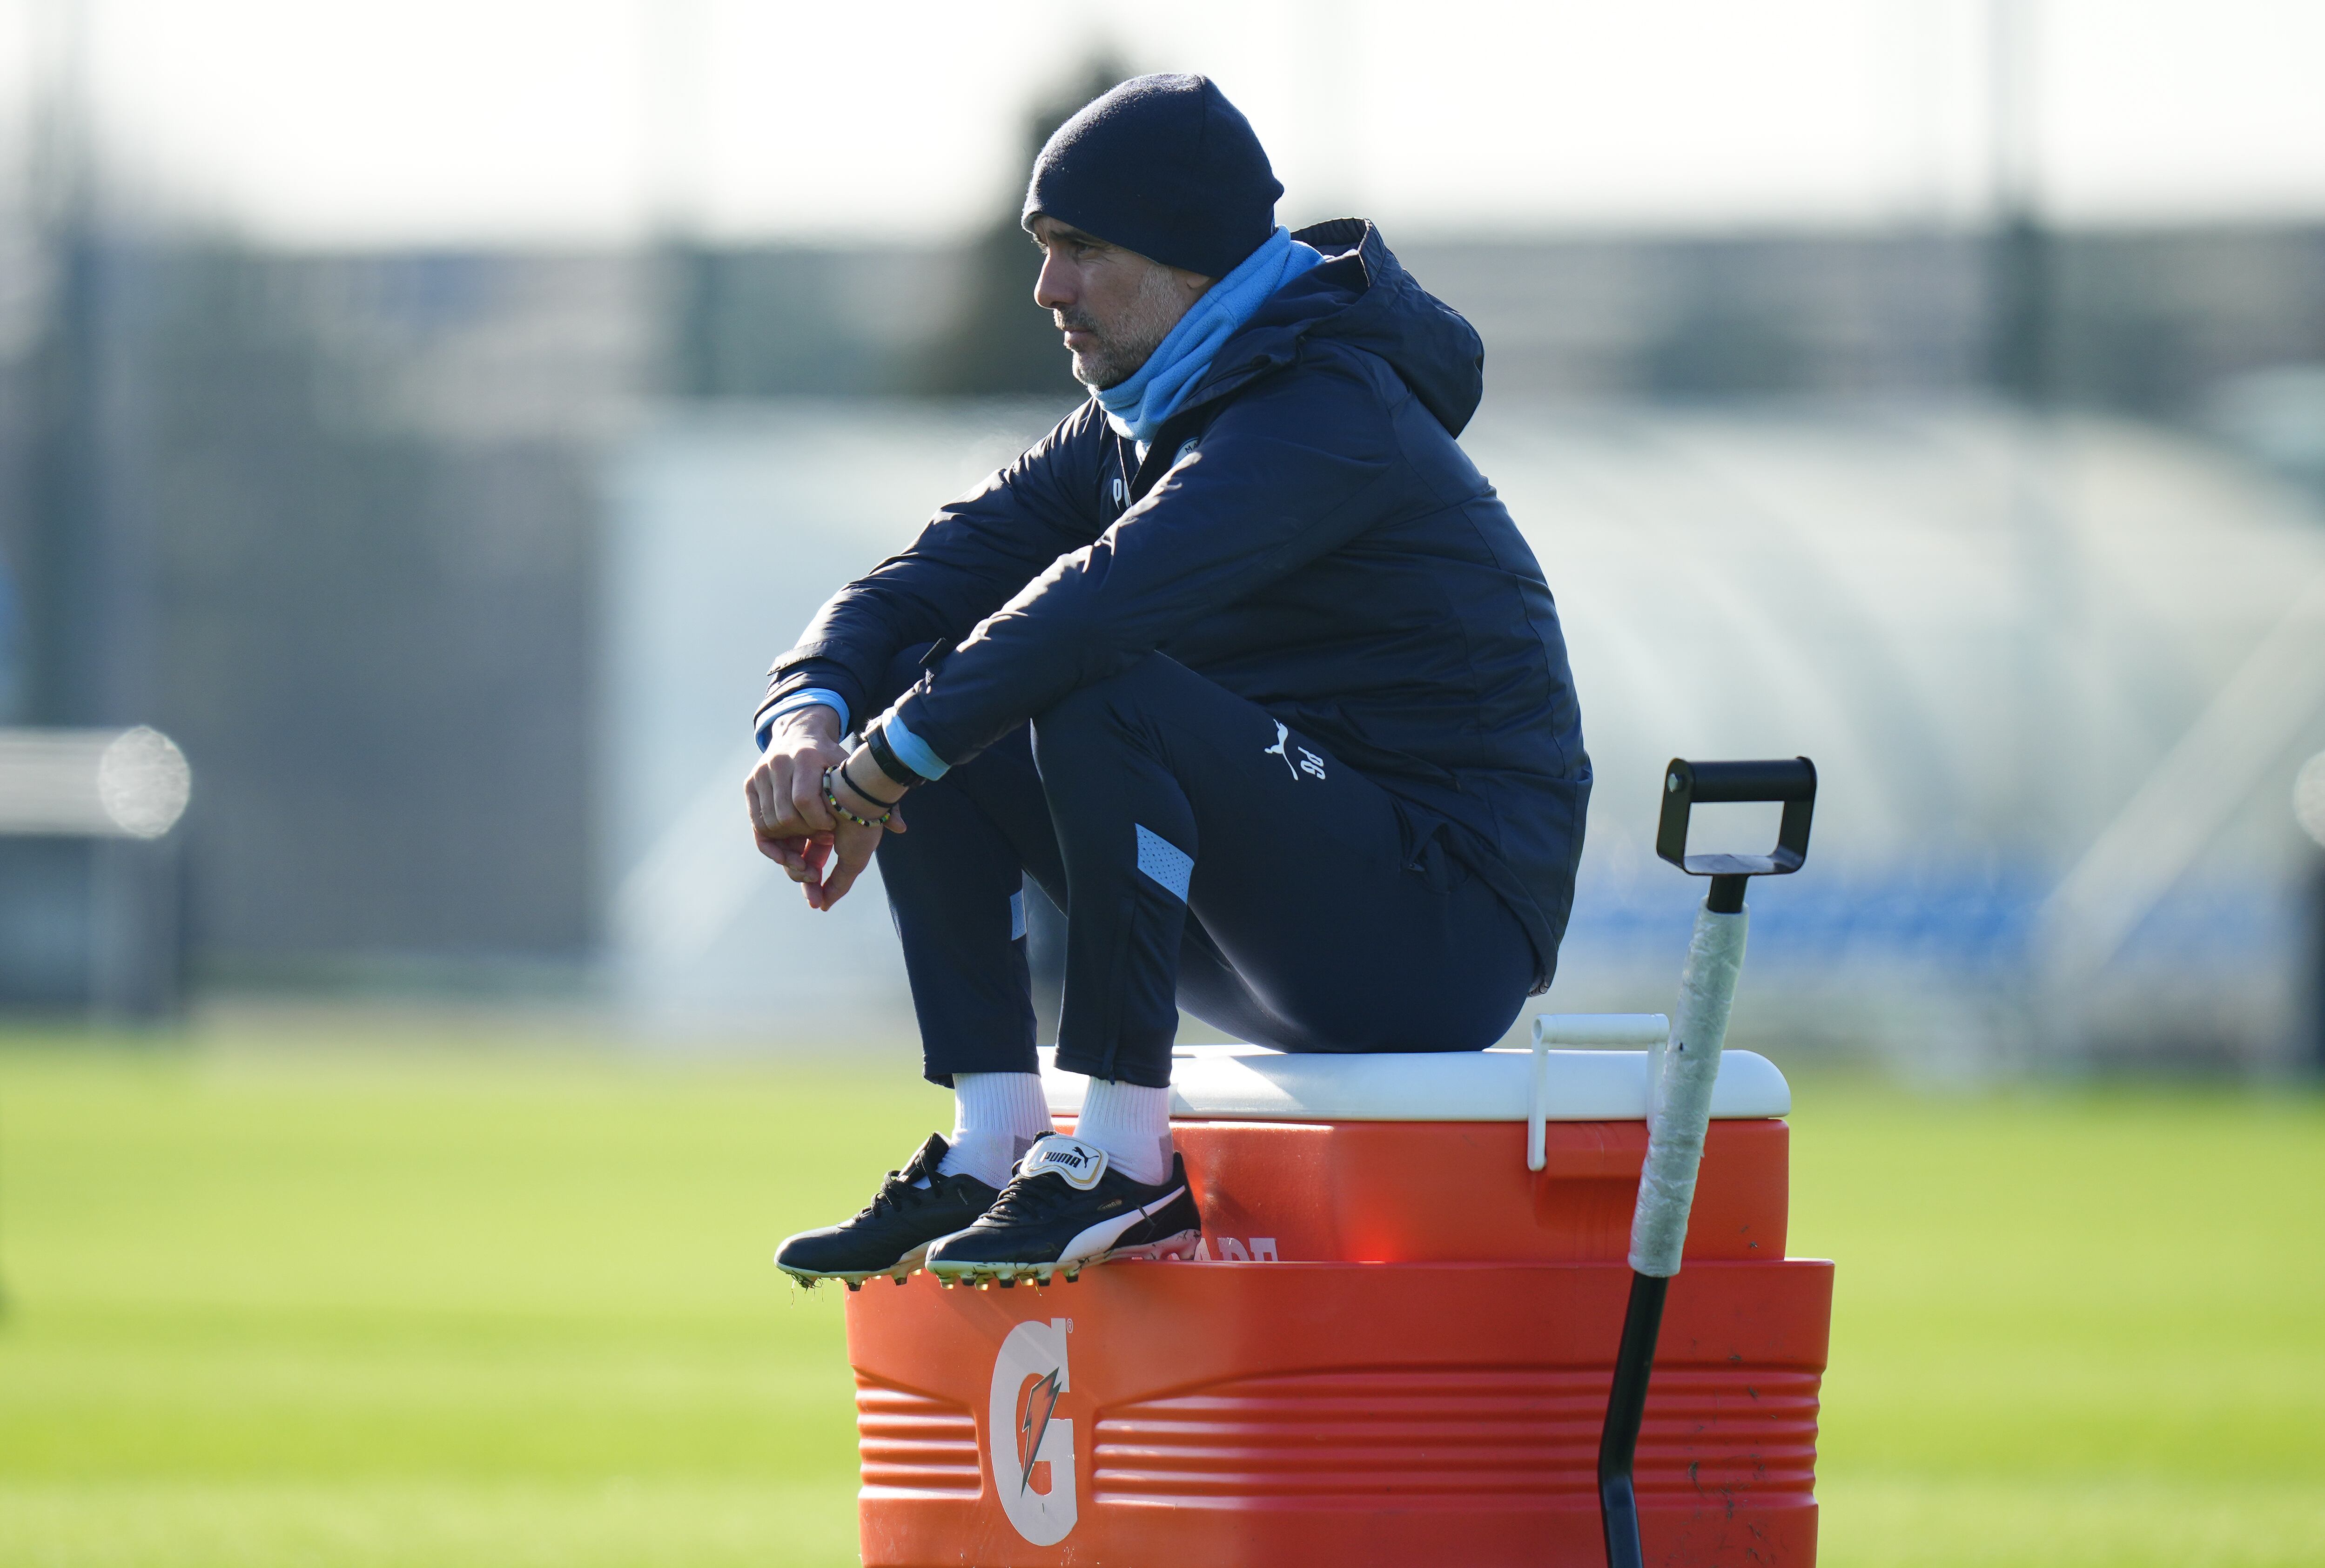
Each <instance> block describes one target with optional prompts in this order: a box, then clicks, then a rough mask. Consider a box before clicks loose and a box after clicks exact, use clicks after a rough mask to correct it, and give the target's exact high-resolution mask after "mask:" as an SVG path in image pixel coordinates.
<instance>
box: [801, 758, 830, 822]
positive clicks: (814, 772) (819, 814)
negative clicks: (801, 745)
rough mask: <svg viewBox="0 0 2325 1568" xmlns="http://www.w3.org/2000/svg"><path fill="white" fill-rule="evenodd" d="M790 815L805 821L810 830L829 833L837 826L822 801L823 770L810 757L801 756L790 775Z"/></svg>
mask: <svg viewBox="0 0 2325 1568" xmlns="http://www.w3.org/2000/svg"><path fill="white" fill-rule="evenodd" d="M791 786H792V798H791V808H792V816H793V817H794V818H796V819H797V820H798V821H801V822H803V823H805V824H806V825H807V827H808V830H810V831H811V832H817V833H829V832H830V831H832V830H834V829H836V828H837V827H838V825H839V824H838V822H837V821H833V819H832V815H831V812H830V811H829V809H827V808H826V807H825V805H824V803H823V771H822V769H820V768H819V767H817V766H816V765H815V764H814V761H813V760H812V759H811V758H803V759H801V764H800V765H799V766H798V768H796V769H795V770H794V771H793V772H792V777H791Z"/></svg>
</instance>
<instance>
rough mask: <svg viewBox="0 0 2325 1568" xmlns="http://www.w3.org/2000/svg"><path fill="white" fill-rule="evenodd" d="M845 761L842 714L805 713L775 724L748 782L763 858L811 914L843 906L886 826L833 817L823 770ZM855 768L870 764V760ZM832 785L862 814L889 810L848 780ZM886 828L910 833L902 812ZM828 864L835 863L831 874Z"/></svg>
mask: <svg viewBox="0 0 2325 1568" xmlns="http://www.w3.org/2000/svg"><path fill="white" fill-rule="evenodd" d="M847 760H848V750H847V748H846V747H844V746H843V745H841V743H840V737H839V715H838V714H837V713H834V712H833V711H832V710H830V709H829V708H822V707H816V708H802V709H799V710H796V711H793V712H791V713H786V714H784V715H783V717H782V718H781V719H777V720H776V721H775V727H774V729H773V733H771V734H770V735H769V736H768V738H767V749H766V750H765V751H764V752H763V753H761V754H760V756H759V760H758V762H757V763H756V764H755V765H753V767H752V769H751V772H750V775H749V776H748V777H746V779H745V780H744V781H743V793H744V795H745V797H746V800H747V801H748V803H749V805H750V814H751V828H752V831H753V833H754V834H755V836H756V838H757V840H758V845H759V853H761V854H762V855H764V856H765V857H766V858H768V859H770V860H773V861H774V862H775V863H776V864H777V865H779V866H781V867H782V868H783V874H784V875H785V876H787V877H790V878H791V879H792V881H794V882H796V883H799V884H800V886H801V892H803V893H804V894H805V895H807V902H808V907H809V908H811V909H829V908H830V907H831V906H832V905H835V904H837V903H838V902H839V900H840V897H841V895H844V894H846V893H847V891H848V888H850V887H851V886H855V883H856V879H857V877H860V876H862V875H863V872H864V868H865V867H866V866H868V865H870V864H871V863H872V851H873V850H874V849H877V848H878V847H879V844H880V834H881V831H882V830H881V829H879V828H877V827H872V828H866V827H859V826H857V824H856V823H854V822H851V821H848V820H847V819H845V818H843V817H839V816H837V815H835V814H834V813H833V812H832V811H831V809H830V807H829V806H828V805H826V804H825V803H824V798H823V775H824V770H825V769H826V768H833V767H838V766H841V765H843V764H845V763H846V762H847ZM857 766H858V767H868V766H869V763H868V759H867V761H866V763H859V764H858V765H857ZM867 776H868V775H867ZM833 782H834V784H835V785H836V786H837V791H838V795H839V798H840V801H841V803H843V804H845V805H846V806H847V807H848V810H849V811H851V812H855V813H857V815H858V816H862V817H876V816H878V815H879V814H880V812H882V811H883V810H886V809H887V808H885V807H883V806H881V805H880V803H877V802H875V801H872V800H868V799H864V798H861V797H859V796H858V795H857V793H856V791H854V790H853V789H851V788H849V787H848V784H845V783H844V782H841V781H839V780H838V779H836V778H835V779H834V781H833ZM903 830H904V819H903V816H902V814H900V813H895V812H891V814H890V819H889V822H888V826H887V831H890V832H895V833H901V832H903ZM826 861H830V862H831V870H830V874H829V876H828V877H827V876H826V875H825V873H824V866H825V863H826Z"/></svg>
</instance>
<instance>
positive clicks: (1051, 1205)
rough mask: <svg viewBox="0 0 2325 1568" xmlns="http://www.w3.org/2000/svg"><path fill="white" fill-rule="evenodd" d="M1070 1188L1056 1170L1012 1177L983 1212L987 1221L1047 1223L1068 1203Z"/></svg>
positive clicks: (1071, 1190) (1070, 1197)
mask: <svg viewBox="0 0 2325 1568" xmlns="http://www.w3.org/2000/svg"><path fill="white" fill-rule="evenodd" d="M1073 1194H1074V1190H1073V1188H1072V1187H1071V1186H1070V1184H1069V1183H1067V1181H1066V1179H1065V1178H1064V1177H1063V1176H1061V1175H1059V1174H1057V1173H1056V1172H1055V1171H1035V1172H1033V1173H1032V1174H1029V1175H1020V1176H1013V1177H1011V1178H1010V1180H1009V1184H1008V1185H1007V1186H1005V1187H1004V1188H1002V1189H1001V1196H1000V1197H998V1198H996V1199H995V1200H994V1203H993V1207H992V1208H990V1209H988V1210H987V1211H985V1220H986V1221H987V1222H990V1223H995V1224H1003V1225H1008V1224H1014V1223H1017V1222H1019V1221H1021V1220H1046V1219H1048V1218H1049V1217H1050V1216H1051V1215H1052V1214H1055V1213H1056V1212H1057V1211H1059V1210H1060V1209H1061V1208H1063V1207H1065V1205H1066V1204H1067V1203H1068V1202H1070V1201H1071V1200H1072V1198H1073Z"/></svg>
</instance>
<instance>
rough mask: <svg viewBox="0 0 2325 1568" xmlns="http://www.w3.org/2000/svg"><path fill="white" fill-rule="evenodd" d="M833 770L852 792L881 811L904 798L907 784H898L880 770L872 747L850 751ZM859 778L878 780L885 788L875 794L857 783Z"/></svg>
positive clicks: (867, 780) (868, 780) (860, 747)
mask: <svg viewBox="0 0 2325 1568" xmlns="http://www.w3.org/2000/svg"><path fill="white" fill-rule="evenodd" d="M833 772H834V774H835V775H836V776H837V777H838V781H839V782H840V783H841V784H846V785H847V786H848V792H849V793H851V794H854V795H856V796H857V797H858V798H859V799H862V800H866V801H869V802H871V803H873V804H874V805H875V806H876V807H878V808H879V809H880V810H881V811H884V812H885V811H886V810H887V809H888V808H889V807H891V806H893V805H894V804H895V803H897V802H898V801H901V800H903V798H904V790H905V786H903V785H902V784H896V783H895V782H894V780H892V779H890V778H888V777H887V776H886V775H884V774H882V773H881V772H880V769H879V768H878V766H877V765H875V763H874V761H873V758H872V753H871V749H870V748H869V747H862V746H859V747H857V748H856V749H855V750H854V751H851V752H849V753H848V756H847V758H846V760H844V761H843V762H841V763H840V765H838V767H837V768H836V769H834V770H833ZM859 779H861V780H864V781H866V783H870V782H873V781H875V780H876V781H877V782H878V784H881V785H885V788H884V789H883V790H882V792H881V793H878V794H875V793H872V791H871V790H868V789H866V788H865V787H864V784H859V783H857V780H859Z"/></svg>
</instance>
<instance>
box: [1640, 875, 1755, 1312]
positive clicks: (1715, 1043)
mask: <svg viewBox="0 0 2325 1568" xmlns="http://www.w3.org/2000/svg"><path fill="white" fill-rule="evenodd" d="M1750 920H1751V916H1750V915H1749V914H1747V913H1746V912H1743V911H1740V910H1739V911H1737V913H1736V914H1721V913H1719V912H1718V911H1716V910H1714V909H1713V908H1711V906H1710V905H1709V902H1708V901H1707V902H1706V904H1705V905H1704V906H1703V907H1702V908H1700V909H1699V910H1697V911H1696V915H1695V932H1694V934H1693V935H1692V936H1691V937H1690V938H1689V940H1688V944H1687V968H1686V969H1685V970H1683V971H1681V975H1680V982H1679V1006H1678V1007H1677V1008H1676V1009H1674V1011H1673V1012H1672V1033H1671V1044H1669V1045H1667V1046H1665V1047H1664V1048H1663V1051H1662V1052H1661V1053H1659V1054H1660V1055H1661V1057H1662V1061H1661V1062H1660V1063H1659V1064H1658V1071H1657V1072H1656V1073H1655V1081H1654V1082H1653V1083H1652V1084H1650V1085H1649V1090H1648V1111H1647V1158H1646V1163H1645V1164H1644V1166H1643V1167H1642V1168H1641V1170H1640V1172H1639V1204H1638V1208H1637V1209H1636V1210H1635V1211H1634V1212H1633V1214H1632V1216H1631V1266H1632V1267H1633V1268H1635V1269H1636V1270H1638V1272H1640V1273H1641V1274H1646V1275H1653V1276H1657V1277H1658V1278H1669V1277H1670V1276H1672V1275H1674V1274H1677V1273H1678V1272H1679V1264H1680V1255H1681V1252H1682V1251H1684V1250H1685V1248H1686V1246H1687V1215H1688V1210H1689V1209H1690V1207H1691V1206H1692V1205H1693V1204H1694V1202H1695V1177H1696V1170H1697V1167H1698V1166H1699V1165H1700V1164H1701V1163H1702V1161H1703V1138H1704V1134H1705V1132H1706V1130H1707V1129H1708V1128H1709V1127H1710V1125H1711V1090H1712V1086H1713V1085H1714V1084H1715V1083H1717V1082H1718V1079H1719V1052H1720V1047H1721V1045H1722V1044H1723V1043H1724V1042H1725V1041H1726V1039H1727V1037H1728V1007H1729V1006H1730V1005H1731V1004H1732V1003H1733V1002H1734V1001H1735V999H1736V978H1737V975H1738V974H1739V973H1740V972H1741V971H1742V970H1743V968H1744V933H1745V931H1746V927H1747V925H1748V924H1749V923H1750Z"/></svg>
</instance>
